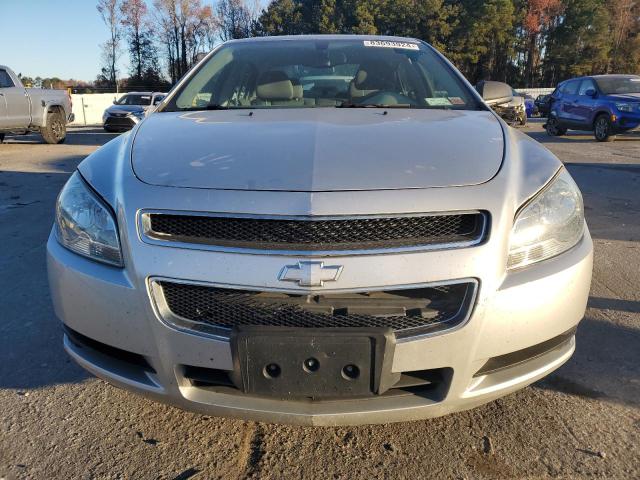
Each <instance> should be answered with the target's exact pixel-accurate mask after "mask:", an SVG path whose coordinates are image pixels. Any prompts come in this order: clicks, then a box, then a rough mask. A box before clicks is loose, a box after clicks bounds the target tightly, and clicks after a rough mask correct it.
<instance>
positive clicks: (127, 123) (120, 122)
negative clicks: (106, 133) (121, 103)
mask: <svg viewBox="0 0 640 480" xmlns="http://www.w3.org/2000/svg"><path fill="white" fill-rule="evenodd" d="M104 124H105V126H107V127H116V128H131V127H133V126H134V125H135V124H134V123H133V120H131V118H129V117H108V118H107V119H106V120H105V122H104Z"/></svg>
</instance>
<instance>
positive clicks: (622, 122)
mask: <svg viewBox="0 0 640 480" xmlns="http://www.w3.org/2000/svg"><path fill="white" fill-rule="evenodd" d="M639 127H640V113H628V112H619V113H618V114H617V115H616V121H615V122H614V128H615V129H616V130H617V131H618V132H628V131H630V130H635V129H638V128H639Z"/></svg>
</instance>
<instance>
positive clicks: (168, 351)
mask: <svg viewBox="0 0 640 480" xmlns="http://www.w3.org/2000/svg"><path fill="white" fill-rule="evenodd" d="M158 248H161V247H158ZM203 254H205V253H203ZM199 255H200V253H197V254H193V257H198V258H192V259H191V260H185V261H186V263H187V265H186V266H185V268H188V267H189V265H188V264H189V263H190V262H194V265H195V264H198V263H201V262H200V261H199ZM437 255H442V256H443V257H442V258H447V257H446V255H449V254H446V253H445V254H439V253H436V252H423V253H412V254H407V255H399V256H387V257H385V258H382V257H378V258H377V263H378V264H379V265H376V268H377V269H378V270H380V269H382V270H385V265H383V264H384V263H385V262H388V265H387V266H388V267H389V268H394V267H395V268H398V267H399V266H401V265H404V266H405V267H404V268H407V265H409V264H412V263H413V262H415V263H419V262H424V261H431V262H433V260H434V259H435V258H438V257H437ZM47 256H48V271H49V281H50V285H51V292H52V298H53V303H54V307H55V311H56V314H57V315H58V317H59V318H60V319H61V320H62V321H63V322H64V325H65V326H66V327H67V328H69V329H71V331H73V332H77V333H78V334H80V336H84V337H86V338H88V339H91V340H94V341H97V342H100V344H101V345H106V346H108V347H115V348H116V349H121V350H122V351H125V353H133V354H134V358H136V359H138V360H137V361H128V360H127V359H128V358H129V357H127V356H126V355H125V356H124V357H123V356H122V355H118V354H117V352H116V354H111V353H113V351H112V350H108V349H107V350H104V349H101V348H93V347H92V345H91V344H84V345H83V344H82V342H78V341H75V342H74V341H73V338H72V336H70V335H65V339H64V345H65V349H66V351H67V352H68V353H69V355H71V357H72V358H74V359H75V360H76V362H78V363H79V364H80V365H81V366H83V367H84V368H86V369H87V370H89V371H90V372H92V373H93V374H95V375H96V376H98V377H100V378H103V379H105V380H106V381H108V382H110V383H112V384H114V385H117V386H119V387H122V388H126V389H129V390H133V391H135V392H138V393H141V394H143V395H146V396H148V397H151V398H154V399H156V400H159V401H163V402H166V403H170V404H173V405H176V406H178V407H180V408H184V409H188V410H194V411H199V412H203V413H208V414H215V415H224V416H232V417H239V418H243V419H253V420H258V421H268V422H284V423H294V424H306V425H343V424H362V423H387V422H396V421H407V420H415V419H421V418H428V417H436V416H440V415H444V414H447V413H450V412H455V411H459V410H465V409H469V408H472V407H475V406H477V405H480V404H483V403H486V402H488V401H491V400H493V399H496V398H498V397H501V396H503V395H506V394H508V393H510V392H513V391H515V390H518V389H520V388H522V387H524V386H526V385H528V384H530V383H532V382H534V381H536V380H538V379H540V378H542V377H544V376H545V375H547V374H549V373H550V372H551V371H553V370H554V369H556V368H558V367H559V366H560V365H562V364H563V363H564V362H565V361H567V360H568V359H569V358H570V356H571V354H572V353H573V351H574V348H575V339H574V337H573V335H572V334H570V335H569V336H568V337H566V341H563V342H562V343H560V344H556V345H555V346H554V348H552V349H547V350H545V351H539V352H538V354H536V355H533V356H529V357H527V358H519V359H518V361H517V362H512V363H510V364H509V365H506V366H504V368H500V369H498V370H495V369H494V370H492V371H489V372H486V370H485V372H486V373H485V374H481V375H477V372H479V371H480V370H481V369H482V368H483V367H484V366H485V365H487V362H488V360H490V359H496V358H498V359H504V358H509V357H507V356H506V354H510V353H512V352H521V351H525V352H526V351H527V350H526V349H528V348H530V347H533V346H537V345H540V344H544V342H547V341H549V340H551V339H554V338H559V337H561V336H562V335H564V334H566V332H571V330H572V329H573V328H574V327H575V326H576V325H577V324H578V322H579V321H580V320H581V318H582V316H583V315H584V310H585V306H586V301H587V298H588V294H589V286H590V281H591V269H592V261H593V260H592V242H591V238H590V236H589V233H588V231H587V230H586V229H585V236H584V238H583V239H582V240H581V241H580V243H579V244H578V245H576V247H574V248H573V249H571V250H570V251H568V252H566V253H564V254H562V255H560V256H558V257H556V258H553V259H550V260H547V261H545V262H542V263H540V264H537V265H534V266H532V267H529V268H526V269H523V270H520V271H516V272H512V273H509V274H507V275H504V276H503V277H502V279H501V280H500V281H499V282H498V283H497V284H496V285H497V286H496V287H493V286H492V285H491V283H490V282H487V283H485V284H483V282H482V279H480V290H481V291H482V295H480V296H479V298H478V301H477V303H476V305H475V308H474V309H473V312H472V314H471V317H470V318H469V319H468V321H467V322H466V323H465V324H464V325H462V326H460V327H459V328H455V329H451V330H449V331H445V332H443V333H440V334H437V335H428V336H423V337H417V338H413V339H412V338H409V339H406V340H403V341H401V342H398V344H397V345H396V346H395V351H394V354H393V359H392V362H391V366H390V369H391V371H392V372H395V373H407V372H416V371H425V370H429V371H433V370H438V371H439V372H441V373H442V379H443V381H442V383H441V385H440V386H438V388H436V389H435V390H434V391H432V392H431V393H428V394H420V393H415V392H412V391H411V390H410V389H407V390H403V391H396V392H393V393H390V394H388V395H387V394H385V395H380V396H374V397H367V398H359V399H357V398H354V399H340V400H331V399H328V400H318V401H311V400H308V401H302V400H296V401H292V400H279V399H274V398H268V397H258V396H251V395H246V394H242V393H240V392H238V391H234V390H233V389H230V388H225V387H216V388H211V387H203V386H201V385H199V384H198V383H197V382H193V381H192V380H191V379H190V377H189V375H187V371H188V369H190V368H201V369H221V370H233V368H234V365H233V355H232V351H231V346H230V343H229V342H228V341H227V340H224V339H220V338H214V337H207V336H200V335H195V334H193V333H190V332H185V331H179V330H176V329H173V328H170V327H169V326H167V325H166V324H165V323H163V322H162V321H161V319H160V318H159V315H158V313H157V312H156V311H155V309H154V308H153V306H152V302H151V301H150V298H149V291H148V288H146V287H145V285H148V283H147V280H148V278H149V277H146V278H145V279H144V281H143V282H142V283H140V282H137V281H136V280H135V279H134V278H133V277H132V275H131V273H130V272H128V271H127V270H120V269H115V268H112V267H109V266H105V265H101V264H98V263H95V262H92V261H90V260H87V259H85V258H82V257H79V256H77V255H75V254H73V253H71V252H69V251H68V250H66V249H65V248H63V247H61V246H60V245H59V244H58V242H57V241H56V239H55V236H54V235H52V236H51V237H50V238H49V242H48V246H47ZM249 257H250V256H249ZM186 258H187V257H185V259H186ZM202 258H205V257H202ZM228 258H229V257H228V254H220V258H219V260H220V261H223V259H224V261H226V259H228ZM263 261H267V260H262V259H260V258H259V257H255V260H252V259H251V258H249V259H247V262H248V263H250V262H253V263H255V264H256V269H257V270H258V271H259V268H258V266H259V265H260V263H261V262H263ZM279 261H280V260H279ZM348 261H349V262H352V264H353V265H354V268H355V267H356V266H357V264H358V262H361V261H362V259H352V260H348ZM368 263H369V264H370V263H371V262H368ZM159 264H161V262H159ZM214 264H215V262H214ZM361 265H367V264H366V263H362V264H361ZM460 266H462V265H460ZM159 268H160V267H159ZM368 268H373V267H368ZM361 271H362V270H361ZM362 274H363V275H364V272H363V273H362ZM371 276H375V275H373V274H372V275H371ZM483 289H484V290H483ZM563 338H564V337H563ZM110 352H111V353H110ZM516 357H517V355H516Z"/></svg>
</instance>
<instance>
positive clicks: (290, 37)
mask: <svg viewBox="0 0 640 480" xmlns="http://www.w3.org/2000/svg"><path fill="white" fill-rule="evenodd" d="M282 40H286V41H317V40H383V41H391V42H406V41H407V40H408V41H411V42H416V43H423V41H422V40H418V39H417V38H411V37H396V36H389V35H333V34H332V35H282V36H271V37H250V38H239V39H235V40H228V41H227V42H225V43H253V42H277V41H282Z"/></svg>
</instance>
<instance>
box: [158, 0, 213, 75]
mask: <svg viewBox="0 0 640 480" xmlns="http://www.w3.org/2000/svg"><path fill="white" fill-rule="evenodd" d="M154 6H155V8H156V21H157V24H158V25H159V27H160V38H161V40H162V43H163V44H164V46H165V49H166V53H167V63H168V69H169V75H170V77H171V80H172V82H176V81H177V80H178V79H179V78H180V77H181V76H182V75H184V74H185V73H186V72H187V70H188V69H189V67H190V66H191V64H192V63H193V61H194V58H195V56H196V54H197V52H198V50H199V49H201V48H203V43H207V44H208V46H211V45H212V42H211V41H210V39H212V38H213V33H212V32H214V31H215V29H216V28H217V23H216V21H215V18H214V16H213V11H212V10H211V7H209V6H204V7H203V6H202V1H201V0H155V2H154ZM203 40H204V41H205V42H203Z"/></svg>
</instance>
